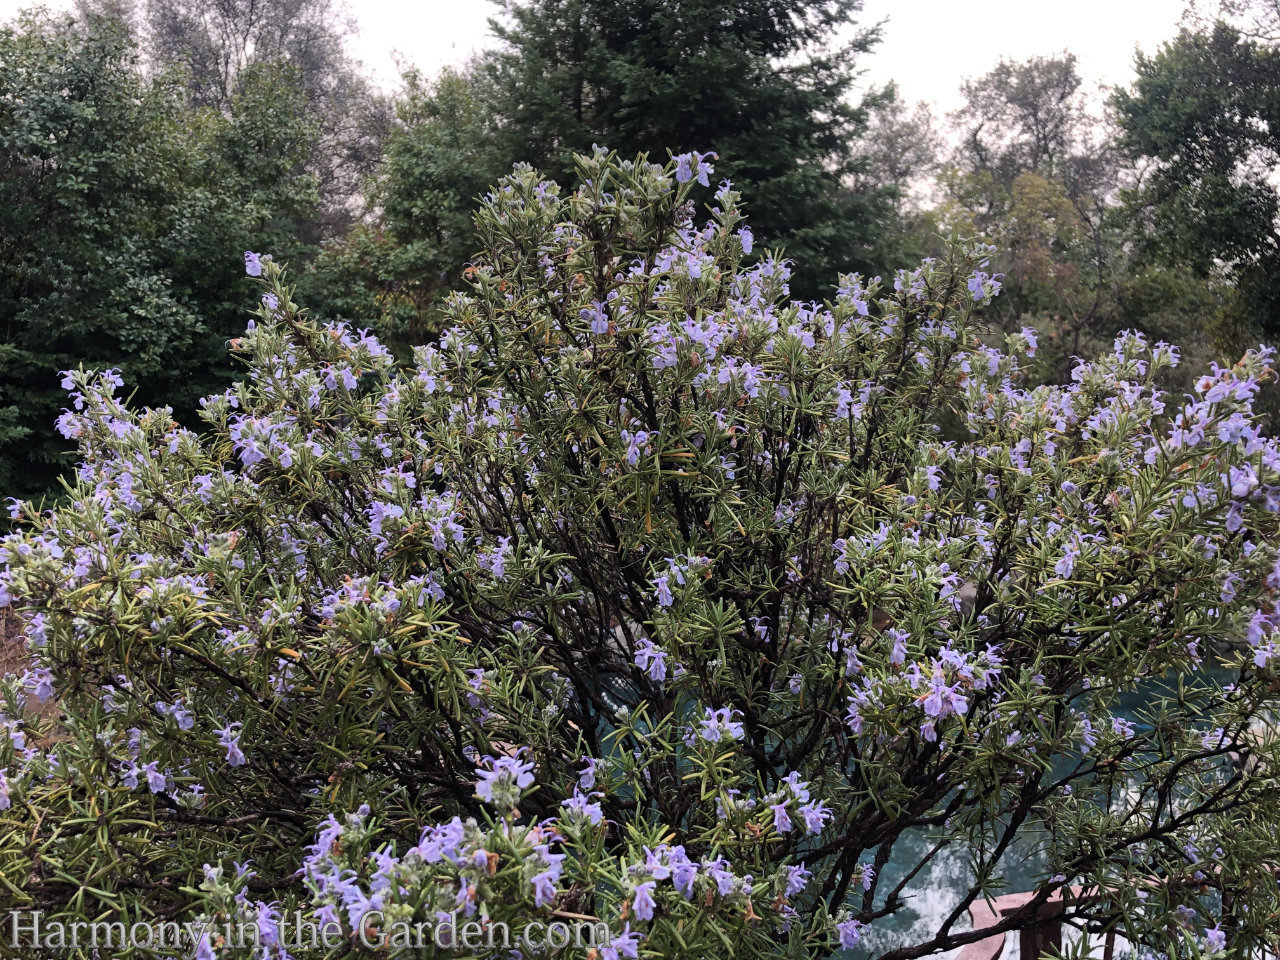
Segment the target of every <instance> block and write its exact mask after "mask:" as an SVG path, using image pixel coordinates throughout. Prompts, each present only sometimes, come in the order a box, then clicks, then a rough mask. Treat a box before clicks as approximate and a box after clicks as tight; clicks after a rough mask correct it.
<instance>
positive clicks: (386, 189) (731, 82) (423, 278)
mask: <svg viewBox="0 0 1280 960" xmlns="http://www.w3.org/2000/svg"><path fill="white" fill-rule="evenodd" d="M860 6H861V0H783V2H767V3H766V2H761V0H742V2H736V3H730V4H726V3H722V2H719V0H716V2H711V0H695V2H686V3H680V4H671V3H665V2H660V0H643V2H640V3H636V2H630V0H628V2H618V0H532V2H527V3H526V2H517V0H512V2H504V3H502V4H501V7H502V11H503V17H502V18H501V19H500V20H496V21H494V23H493V26H494V30H495V33H496V34H497V36H498V38H499V39H500V40H501V41H502V43H503V46H502V48H501V49H499V50H498V51H496V52H491V53H487V54H485V55H483V56H482V57H480V58H478V60H477V61H476V62H475V63H473V64H471V65H469V66H468V67H467V68H466V69H465V70H464V71H463V72H462V73H461V74H458V75H454V74H450V73H448V72H446V73H445V74H444V75H442V76H441V77H440V78H439V79H438V80H437V81H435V82H434V83H431V84H423V83H422V82H421V81H420V79H419V78H417V77H413V76H411V77H410V78H409V88H408V92H407V94H406V97H405V99H404V101H403V102H402V109H401V115H400V120H401V127H402V129H401V130H400V131H399V132H397V133H396V134H395V135H394V136H393V138H392V141H391V143H390V145H389V150H388V165H387V168H386V170H385V175H384V177H383V181H382V182H383V185H382V187H381V188H380V189H381V195H382V196H383V197H384V198H385V200H386V201H387V204H388V207H387V209H386V210H385V215H386V219H385V222H384V223H383V224H382V227H383V229H384V230H385V231H386V233H387V234H388V235H389V236H392V237H395V238H396V239H397V242H398V243H402V244H414V245H416V247H417V249H415V250H414V251H409V252H407V254H406V256H405V258H404V259H406V260H407V261H409V262H410V263H412V264H413V265H414V268H415V269H418V270H421V271H422V272H421V273H420V274H419V277H420V280H419V282H422V283H425V284H427V285H428V286H435V285H437V282H438V281H437V277H443V284H442V285H440V286H439V287H438V289H439V290H440V294H441V296H443V294H444V293H445V292H446V291H447V290H448V289H452V288H454V287H456V286H457V285H458V284H459V282H460V277H461V274H462V271H463V269H464V267H465V264H466V263H467V261H468V260H469V258H470V256H471V254H472V253H473V252H474V249H473V237H472V235H471V233H470V230H469V222H470V217H471V214H472V210H473V208H474V205H475V200H476V198H477V197H478V196H479V194H480V192H482V191H483V190H484V189H486V188H487V187H488V185H489V184H491V183H493V182H494V180H495V179H496V178H497V177H499V176H502V175H504V174H506V173H507V172H509V171H510V169H511V166H512V164H514V163H517V162H520V163H530V164H532V165H533V166H535V167H537V168H538V169H541V170H544V171H545V172H546V173H547V174H548V175H550V176H553V177H557V178H559V179H560V180H561V181H562V182H565V183H571V182H572V178H573V176H574V175H575V167H574V162H573V156H574V154H575V153H579V152H587V151H589V150H591V149H592V148H593V146H594V145H595V144H597V143H608V144H610V145H611V146H613V147H614V148H616V149H618V150H620V151H621V152H623V153H626V154H635V153H640V152H645V153H647V154H648V155H649V157H650V158H651V159H653V160H654V161H660V160H663V159H665V158H666V157H667V156H668V155H669V152H675V153H679V152H682V151H689V150H693V149H699V150H706V151H711V152H714V153H715V154H716V155H717V157H718V160H717V163H718V165H719V169H720V171H721V173H722V174H723V175H727V176H729V177H731V178H732V179H733V180H734V181H735V182H739V183H740V184H741V185H742V186H744V188H747V189H749V190H750V191H751V196H752V198H753V207H752V220H753V223H754V224H755V228H756V229H758V230H760V232H761V234H762V235H765V236H768V237H770V238H771V239H772V240H773V241H774V242H776V243H777V244H779V245H780V246H782V247H784V248H785V249H786V251H787V253H788V255H790V256H792V257H794V258H795V259H796V260H797V261H798V262H800V263H802V264H804V266H805V270H806V273H805V275H804V276H802V277H798V278H796V281H795V282H796V283H797V290H798V291H799V292H801V293H804V294H806V295H808V294H813V295H816V294H817V293H818V291H820V290H821V289H822V284H824V283H825V282H826V279H827V278H828V277H830V276H832V275H834V274H835V273H836V272H837V271H841V270H852V269H857V270H863V271H868V272H880V271H883V270H884V269H886V268H887V266H888V264H890V263H892V262H897V261H898V260H899V257H898V254H899V253H900V252H901V247H900V246H899V245H898V244H896V243H895V238H894V237H892V236H891V234H892V233H893V227H894V200H895V197H896V190H895V188H894V187H892V186H882V185H879V184H875V185H872V184H868V183H867V182H866V181H865V180H862V181H859V179H858V177H857V174H858V173H859V172H860V171H861V170H863V169H864V168H865V167H866V166H867V161H866V160H865V159H863V158H862V157H861V156H859V155H858V154H857V153H856V152H855V151H854V149H853V148H854V146H855V145H856V143H857V142H858V140H859V138H860V136H861V135H862V133H863V131H864V128H865V125H866V111H865V109H864V107H863V106H858V105H855V99H854V98H853V90H854V82H855V78H856V76H857V73H856V70H855V66H854V65H855V63H856V62H857V58H858V56H859V55H860V54H862V53H864V52H865V51H866V50H868V49H870V47H871V46H872V44H873V43H874V42H875V40H876V37H877V34H876V32H875V31H874V30H871V31H862V32H859V33H857V34H856V35H854V36H853V37H851V38H850V39H849V40H848V41H847V42H845V43H842V44H839V45H833V44H831V43H830V42H829V41H830V38H831V36H832V35H833V33H834V32H835V31H837V30H839V29H841V28H843V27H845V26H846V25H847V24H848V23H849V22H850V21H851V19H852V17H853V15H854V14H855V13H856V12H857V11H858V9H859V8H860ZM877 100H878V98H877V97H876V96H872V97H869V98H868V103H869V104H874V103H876V102H877ZM393 206H394V207H395V209H392V207H393ZM385 269H386V268H385V267H383V266H382V265H375V266H372V267H371V272H378V271H383V270H385ZM351 284H352V285H353V286H361V285H367V284H368V280H367V277H362V276H357V277H356V278H355V279H354V280H352V281H351Z"/></svg>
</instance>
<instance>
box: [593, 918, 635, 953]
mask: <svg viewBox="0 0 1280 960" xmlns="http://www.w3.org/2000/svg"><path fill="white" fill-rule="evenodd" d="M639 956H640V934H638V933H634V932H633V931H632V929H631V924H629V923H628V924H625V925H624V926H623V928H622V932H621V933H620V934H618V935H617V936H616V937H614V938H613V939H612V940H610V941H609V942H608V943H607V944H605V945H604V946H603V947H601V948H600V960H637V958H638V957H639Z"/></svg>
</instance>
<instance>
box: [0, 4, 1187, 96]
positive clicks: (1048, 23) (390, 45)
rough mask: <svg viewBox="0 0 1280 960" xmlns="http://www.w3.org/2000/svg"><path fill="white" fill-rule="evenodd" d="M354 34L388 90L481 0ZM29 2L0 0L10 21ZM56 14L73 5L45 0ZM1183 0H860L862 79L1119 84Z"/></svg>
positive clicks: (480, 35)
mask: <svg viewBox="0 0 1280 960" xmlns="http://www.w3.org/2000/svg"><path fill="white" fill-rule="evenodd" d="M349 3H350V6H351V11H352V14H353V15H354V17H355V20H356V22H357V24H358V26H359V29H360V34H359V36H358V37H356V38H355V40H354V42H353V43H352V48H351V49H352V53H353V54H355V56H356V57H357V58H358V59H359V60H361V61H362V62H363V63H364V65H365V67H366V69H367V70H368V71H369V72H370V73H371V74H372V75H373V76H374V77H375V78H376V79H377V80H378V81H379V82H380V83H381V84H382V85H383V86H386V87H393V86H395V83H396V78H397V76H398V72H397V69H396V59H395V58H396V57H397V56H398V57H399V58H400V60H401V61H402V62H405V63H409V64H414V65H416V66H418V67H419V68H420V69H421V70H422V71H423V72H424V73H426V74H428V75H430V74H433V73H435V72H436V71H437V70H439V69H440V68H441V67H443V66H446V65H449V64H456V63H459V62H461V61H462V60H464V59H466V57H467V56H468V55H469V54H471V53H473V52H474V51H476V50H479V49H482V48H483V47H484V46H485V45H487V43H489V40H490V38H489V36H488V25H487V21H488V18H489V17H490V16H492V15H493V13H494V12H495V10H496V7H495V6H494V5H493V4H491V3H488V2H485V0H349ZM29 5H30V3H29V2H26V0H0V20H8V19H9V18H10V17H12V16H13V15H14V14H15V13H16V12H17V11H18V10H19V9H21V8H23V7H26V6H29ZM46 5H47V6H49V7H51V8H53V9H64V8H67V7H69V6H70V5H71V4H70V0H46ZM1183 6H1184V0H1070V2H1066V3H1063V2H1053V0H866V2H865V8H864V10H863V12H862V14H861V16H860V18H859V20H860V22H861V23H862V24H870V23H874V22H876V21H878V20H881V19H883V18H888V22H887V23H886V25H885V28H884V31H883V40H882V41H881V43H880V45H879V46H878V47H877V49H876V51H875V52H874V53H873V54H872V55H870V56H868V57H865V58H864V59H863V61H862V64H861V66H862V67H863V68H864V69H865V71H866V73H865V75H864V82H865V83H867V84H877V85H878V84H883V83H884V82H886V81H887V80H890V79H893V80H896V81H897V82H898V85H899V87H900V88H901V90H902V93H903V96H904V98H905V99H907V100H908V101H913V100H927V101H931V102H932V103H934V104H936V105H937V106H938V107H940V108H941V109H942V110H944V111H945V110H950V109H953V108H954V107H956V106H958V103H959V95H958V91H959V87H960V82H961V80H962V79H963V78H965V77H977V76H981V75H982V74H983V73H985V72H986V71H987V70H989V69H991V67H993V66H994V65H995V64H996V62H997V61H998V60H999V59H1000V58H1001V57H1002V56H1003V57H1005V58H1008V59H1014V60H1020V59H1025V58H1026V57H1030V56H1036V55H1046V54H1053V53H1058V52H1060V51H1062V50H1064V49H1066V50H1070V51H1071V52H1073V53H1074V54H1076V56H1077V57H1078V58H1079V62H1080V73H1081V76H1082V77H1083V78H1084V80H1085V84H1086V86H1087V87H1089V88H1093V87H1094V86H1096V85H1097V84H1099V83H1105V84H1112V85H1118V84H1124V83H1127V82H1128V81H1129V79H1130V78H1131V76H1132V63H1133V53H1134V50H1135V48H1137V47H1141V48H1142V49H1143V50H1146V51H1148V52H1150V51H1154V50H1155V48H1156V47H1157V46H1158V45H1159V43H1160V42H1161V41H1163V40H1167V39H1169V38H1171V37H1172V36H1173V35H1174V34H1175V33H1176V32H1177V26H1178V20H1179V17H1180V15H1181V13H1182V10H1183Z"/></svg>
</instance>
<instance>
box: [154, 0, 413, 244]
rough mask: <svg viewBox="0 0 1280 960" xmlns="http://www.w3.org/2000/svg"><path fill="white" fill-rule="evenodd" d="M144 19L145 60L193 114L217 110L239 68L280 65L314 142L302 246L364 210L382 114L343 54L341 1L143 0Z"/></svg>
mask: <svg viewBox="0 0 1280 960" xmlns="http://www.w3.org/2000/svg"><path fill="white" fill-rule="evenodd" d="M145 19H146V30H145V31H144V35H145V48H146V52H147V55H148V58H149V59H150V60H151V61H152V62H153V63H154V64H155V65H156V66H158V67H161V68H174V67H176V68H180V69H181V70H182V71H183V72H184V74H185V76H186V78H187V84H188V92H189V96H190V98H191V101H192V103H193V104H194V105H196V106H197V107H209V108H211V109H216V110H221V111H224V112H226V111H228V110H229V109H230V107H231V103H232V101H233V99H234V98H235V97H236V96H237V95H238V92H239V90H240V86H241V83H242V77H243V76H244V75H245V73H246V71H248V70H251V69H253V68H254V67H255V66H258V65H265V64H275V65H287V69H289V70H291V71H292V72H293V73H294V74H295V76H296V77H297V78H298V82H299V84H300V87H301V90H302V94H303V101H302V102H303V105H304V110H305V115H306V116H307V117H308V119H309V121H310V124H309V126H310V129H311V130H312V131H313V136H314V138H315V139H314V142H313V143H312V144H311V148H310V164H311V169H312V171H313V172H314V173H315V174H316V176H317V179H318V182H319V189H320V195H321V197H322V200H323V203H322V213H323V216H322V218H321V219H320V220H318V221H315V222H313V223H312V224H310V225H309V227H310V232H309V233H308V235H307V236H308V239H309V240H311V241H312V242H315V241H318V240H320V239H322V238H326V237H332V236H335V235H339V234H341V233H342V232H343V231H345V229H346V228H348V227H349V226H350V225H351V222H352V220H353V219H354V218H356V217H357V216H358V215H359V213H360V211H361V209H362V207H363V197H362V196H361V189H362V187H363V180H364V179H365V178H366V177H368V176H369V175H370V174H371V173H372V172H373V171H374V169H375V168H376V166H377V162H378V160H379V158H380V156H381V150H382V139H383V137H384V136H385V134H386V128H387V125H388V123H389V122H390V107H389V105H388V103H387V101H386V99H385V98H384V97H383V96H382V95H381V94H379V93H378V92H377V91H376V90H375V89H374V87H373V85H372V84H371V83H370V82H369V81H368V80H367V79H366V78H365V77H364V76H362V75H361V74H360V72H359V69H358V66H357V65H356V64H355V63H353V62H352V60H351V58H350V57H349V56H348V55H347V52H346V41H347V39H348V38H349V37H350V36H351V35H352V34H353V33H354V32H355V26H354V24H353V22H352V21H351V20H350V18H349V17H348V15H347V12H346V8H345V7H344V6H342V4H341V2H340V0H208V2H206V0H146V8H145Z"/></svg>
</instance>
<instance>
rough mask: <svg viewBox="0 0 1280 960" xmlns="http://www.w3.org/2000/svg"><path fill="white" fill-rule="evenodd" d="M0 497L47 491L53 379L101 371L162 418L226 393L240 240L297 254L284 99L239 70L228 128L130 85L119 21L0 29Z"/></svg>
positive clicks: (294, 95) (292, 90) (273, 71)
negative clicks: (87, 369)
mask: <svg viewBox="0 0 1280 960" xmlns="http://www.w3.org/2000/svg"><path fill="white" fill-rule="evenodd" d="M0 91H3V95H0V365H2V366H3V368H4V371H5V376H4V377H3V378H2V379H0V411H3V414H2V415H3V420H2V421H0V491H3V492H4V495H6V496H9V495H29V494H32V493H34V492H36V491H42V490H48V489H50V488H51V487H53V485H54V483H53V481H54V478H55V477H57V476H58V475H59V473H60V472H62V470H63V469H64V468H65V466H66V465H67V463H68V461H66V459H65V458H64V456H63V452H64V451H65V450H66V448H67V446H68V444H67V442H66V440H65V438H62V437H59V436H56V435H55V432H54V429H53V425H54V421H55V420H56V419H57V417H58V413H59V410H60V409H61V408H62V407H63V406H64V404H65V402H66V400H65V396H64V395H63V394H62V392H61V391H60V389H59V380H60V376H59V374H58V371H59V370H63V369H67V368H73V367H75V366H77V365H78V364H80V363H88V364H92V365H94V366H99V367H117V368H119V369H120V371H121V373H122V374H123V375H124V376H127V377H129V378H130V381H131V382H132V383H134V384H135V385H136V387H137V389H138V397H139V400H141V401H143V402H151V401H155V400H156V399H157V398H159V397H162V396H163V397H165V398H166V399H167V400H168V401H169V402H171V403H173V404H174V406H175V408H176V409H177V410H178V411H179V413H183V412H186V413H190V412H191V411H192V410H193V409H194V405H195V402H196V400H197V399H198V398H199V397H200V396H202V395H204V394H205V393H207V392H208V391H209V390H210V389H216V388H217V385H218V384H219V383H224V382H226V381H227V380H229V379H230V376H231V373H232V367H231V365H230V364H229V363H228V362H227V358H226V351H225V343H226V340H227V338H228V337H229V336H231V335H232V334H233V332H236V331H238V330H240V329H242V328H243V320H242V317H243V310H244V306H245V298H244V295H243V292H242V293H240V294H237V292H236V290H237V288H238V286H239V285H238V284H237V282H236V277H237V275H238V273H239V271H240V269H241V264H242V257H243V250H244V249H245V247H246V246H247V245H248V240H249V239H250V238H257V237H262V236H270V237H272V238H273V242H275V243H277V244H279V245H280V249H281V250H282V251H284V250H289V251H295V252H296V251H298V249H299V246H298V240H297V238H296V231H295V225H296V223H297V221H298V220H299V219H300V218H305V217H309V216H311V215H312V214H313V211H314V209H315V205H316V202H317V197H316V193H315V182H314V178H313V177H312V176H311V175H309V174H307V173H306V172H305V170H304V168H305V165H306V163H307V161H308V159H309V155H308V153H307V149H308V147H309V145H310V140H309V136H308V132H307V129H306V124H305V122H304V123H303V124H302V125H301V128H299V126H298V115H297V113H298V105H299V102H300V97H301V91H300V89H299V87H298V85H297V84H296V82H295V79H294V78H293V76H292V75H291V74H290V73H288V72H287V71H286V70H282V69H280V68H276V67H269V66H261V67H254V68H253V69H251V70H249V71H247V72H246V73H245V75H244V76H243V77H242V78H241V83H240V87H239V90H238V92H237V93H236V95H235V96H234V97H233V98H232V100H231V103H230V104H229V110H228V113H227V114H224V113H222V112H219V111H213V110H207V109H206V110H198V111H194V112H192V111H190V110H188V109H187V101H186V98H185V96H184V93H183V90H182V87H181V86H180V85H179V84H178V83H176V82H174V81H173V80H172V79H170V78H169V77H167V76H164V75H161V76H158V77H156V78H154V79H151V80H147V79H144V78H143V77H142V76H141V74H140V73H139V72H138V70H137V69H136V49H135V47H134V46H133V43H132V41H131V40H130V38H129V37H128V36H127V34H126V33H125V32H124V31H122V30H121V29H120V24H119V23H118V21H116V20H113V19H110V18H107V19H101V18H90V19H89V20H84V21H76V20H74V19H71V18H54V17H48V16H43V15H36V14H33V15H28V16H25V17H24V18H22V19H21V20H19V21H18V22H17V23H16V24H15V25H13V26H10V27H6V28H3V29H0Z"/></svg>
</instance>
